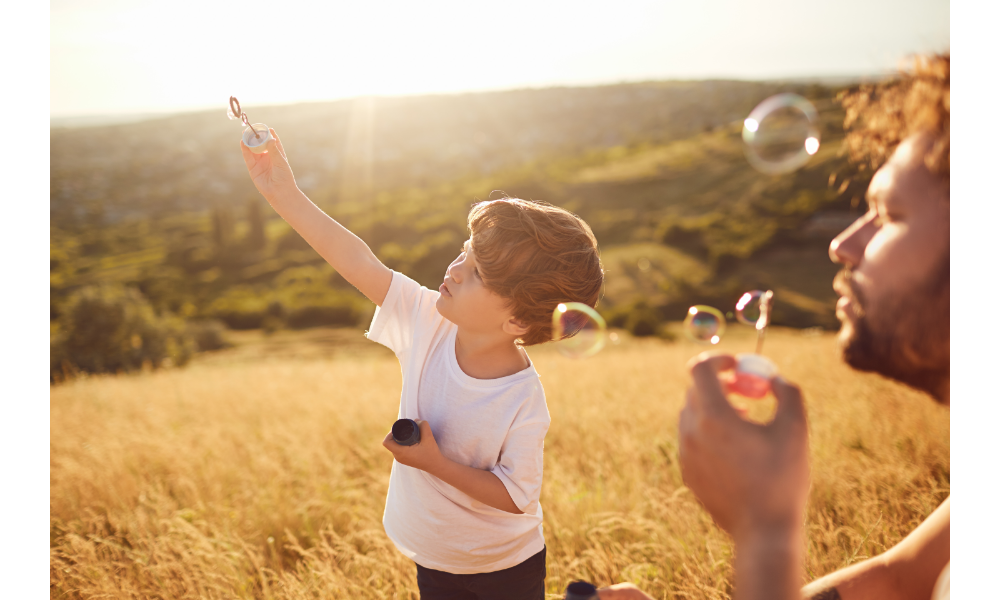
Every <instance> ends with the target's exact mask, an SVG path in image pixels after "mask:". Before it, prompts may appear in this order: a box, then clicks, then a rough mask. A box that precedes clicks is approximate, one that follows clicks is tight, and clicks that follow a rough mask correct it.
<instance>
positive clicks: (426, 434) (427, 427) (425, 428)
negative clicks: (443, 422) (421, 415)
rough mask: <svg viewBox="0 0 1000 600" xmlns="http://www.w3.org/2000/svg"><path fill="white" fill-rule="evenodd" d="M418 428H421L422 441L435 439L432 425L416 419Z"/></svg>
mask: <svg viewBox="0 0 1000 600" xmlns="http://www.w3.org/2000/svg"><path fill="white" fill-rule="evenodd" d="M414 421H415V422H416V424H417V426H418V427H420V439H421V440H426V439H428V438H433V437H434V432H433V431H431V424H430V423H428V422H427V421H425V420H423V419H414Z"/></svg>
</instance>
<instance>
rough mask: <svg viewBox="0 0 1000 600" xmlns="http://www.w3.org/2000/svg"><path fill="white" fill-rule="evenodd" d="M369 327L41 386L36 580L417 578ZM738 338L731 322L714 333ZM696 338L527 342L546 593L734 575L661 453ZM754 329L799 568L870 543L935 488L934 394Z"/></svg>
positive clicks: (301, 586) (398, 582) (64, 594)
mask: <svg viewBox="0 0 1000 600" xmlns="http://www.w3.org/2000/svg"><path fill="white" fill-rule="evenodd" d="M371 346H372V347H371V348H370V349H362V350H359V351H357V352H340V353H337V354H336V355H333V356H330V355H327V356H326V357H317V356H315V355H313V356H299V357H295V356H290V357H289V356H281V357H274V358H255V359H253V360H231V361H221V360H220V361H215V362H201V363H198V362H196V363H194V364H193V365H191V366H189V367H188V368H185V369H183V370H167V371H160V372H154V373H145V374H139V375H132V376H117V377H94V378H88V379H81V380H77V381H73V382H70V383H67V384H64V385H59V386H56V387H53V388H52V390H51V533H50V542H51V597H52V598H227V599H228V598H288V599H300V598H417V597H418V594H417V591H416V581H415V570H414V567H413V564H412V563H411V562H409V561H408V560H407V559H405V558H404V557H403V556H401V555H400V554H399V553H398V552H397V551H396V550H395V549H394V547H393V546H392V543H391V542H390V541H389V540H388V538H387V537H386V535H385V533H384V532H383V530H382V526H381V516H382V510H383V507H384V501H385V494H386V488H387V484H388V476H389V469H390V465H391V455H390V454H389V453H388V452H386V451H385V450H384V449H383V448H382V447H381V444H380V442H381V440H382V438H383V436H384V435H385V432H386V431H387V430H388V427H389V425H390V424H391V423H392V421H393V420H394V419H395V416H396V410H397V404H398V395H399V387H400V374H399V367H398V363H397V362H396V359H395V357H393V356H392V355H391V354H390V353H388V352H387V351H383V350H382V349H380V348H379V347H376V346H375V345H374V344H372V345H371ZM750 348H752V340H750V338H749V337H748V336H747V335H746V334H740V333H739V332H736V333H733V334H731V335H730V337H729V338H727V339H726V340H724V341H723V344H722V349H723V350H726V349H728V350H731V351H745V350H748V349H750ZM702 349H703V348H701V347H697V346H695V345H694V344H692V343H688V342H678V343H672V344H671V343H665V342H662V341H659V340H636V339H630V338H624V339H623V340H622V343H621V344H619V345H615V346H610V347H608V348H607V349H605V350H604V351H603V352H602V353H601V354H599V355H598V356H596V357H594V358H592V359H588V360H585V361H572V360H569V359H566V358H564V357H562V356H560V355H559V354H558V353H556V352H554V351H553V349H552V348H547V347H544V346H543V347H539V348H536V349H533V350H531V356H532V358H533V360H534V361H535V363H536V365H537V368H538V370H539V372H540V373H541V376H542V381H543V384H544V386H545V391H546V396H547V399H548V405H549V410H550V412H551V415H552V426H551V429H550V431H549V434H548V437H547V438H546V444H545V481H544V485H543V489H542V498H541V502H542V506H543V508H544V513H545V524H544V529H545V538H546V543H547V545H548V565H547V566H548V579H547V588H548V592H549V594H550V597H552V598H557V597H559V596H560V594H561V592H562V590H563V589H564V588H565V585H566V584H567V583H568V582H569V581H570V580H572V579H575V578H584V579H588V580H590V581H592V582H594V583H596V584H600V585H603V584H609V583H613V582H617V581H622V580H630V581H634V582H636V583H637V584H639V585H640V586H642V587H643V588H645V589H646V590H648V591H649V592H650V593H651V594H652V595H653V596H654V597H656V598H691V597H697V598H727V597H729V596H730V595H731V594H732V591H733V587H732V586H733V573H732V569H731V566H730V565H731V559H732V554H733V547H732V544H731V542H730V540H729V539H728V537H727V536H726V535H725V534H724V533H721V532H720V530H719V529H717V528H716V527H715V526H714V525H713V523H712V521H711V519H710V517H708V516H707V514H706V513H705V512H704V511H703V510H702V509H701V508H700V506H699V504H698V502H697V501H696V500H695V499H694V497H693V496H692V495H691V493H690V492H689V491H688V490H687V489H686V488H685V487H684V486H683V484H682V482H681V477H680V472H679V468H678V464H677V442H676V440H677V415H678V412H679V411H680V408H681V405H682V402H683V394H684V390H685V389H686V387H687V385H688V379H687V375H686V372H685V370H684V364H685V362H686V361H687V360H688V359H689V358H690V357H691V356H692V355H694V354H695V353H696V352H698V351H700V350H702ZM766 350H767V354H769V355H770V356H771V357H773V358H774V359H775V361H776V362H777V363H778V364H779V365H780V366H781V368H782V371H783V373H784V375H785V376H786V377H787V378H789V379H791V380H793V381H796V382H799V383H800V384H801V385H802V386H803V388H804V390H805V393H806V400H807V404H808V410H809V422H810V431H811V452H812V490H811V494H810V504H809V510H808V516H807V532H808V539H807V541H806V545H807V547H806V552H807V559H806V570H807V573H806V577H807V578H813V577H818V576H820V575H822V574H824V573H827V572H830V571H832V570H835V569H837V568H839V567H842V566H844V565H847V564H849V563H851V562H855V561H858V560H862V559H863V558H865V557H867V556H871V555H874V554H877V553H880V552H882V551H884V550H885V549H886V548H888V547H890V546H892V545H893V544H894V543H896V542H897V541H899V540H900V539H902V537H903V536H904V535H905V534H906V533H907V532H909V531H910V530H911V529H912V528H913V527H915V526H916V524H917V523H919V522H920V521H921V520H922V519H923V518H924V517H926V516H927V515H928V514H929V513H930V512H931V511H932V510H933V509H934V507H935V506H937V505H938V504H939V503H940V502H941V501H942V500H944V498H945V497H947V495H948V493H949V487H950V486H949V415H948V411H947V410H946V409H944V408H941V407H938V406H935V405H934V404H933V403H932V402H931V401H930V400H929V399H927V398H926V397H923V396H921V395H919V394H916V393H914V392H912V391H909V390H907V389H905V388H903V387H901V386H897V385H894V384H891V383H889V382H886V381H884V380H882V379H880V378H879V377H876V376H871V375H862V374H857V373H853V372H851V371H850V370H849V369H848V368H847V367H845V366H844V365H842V364H841V363H840V361H839V358H838V356H837V353H836V346H835V341H834V339H833V337H832V336H831V335H830V334H818V333H809V332H807V333H801V332H795V331H775V332H772V333H770V334H769V339H768V341H767V347H766ZM771 408H772V407H771V406H769V405H766V404H765V405H755V406H754V409H753V411H752V414H755V415H756V416H757V417H763V416H764V415H765V414H766V413H767V412H768V410H771Z"/></svg>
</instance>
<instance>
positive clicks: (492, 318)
mask: <svg viewBox="0 0 1000 600" xmlns="http://www.w3.org/2000/svg"><path fill="white" fill-rule="evenodd" d="M471 242H472V239H471V238H470V239H469V240H467V241H466V242H465V244H464V245H463V246H462V253H461V254H459V255H458V257H457V258H456V259H455V260H453V261H451V264H450V265H448V270H447V271H446V272H445V276H444V283H442V284H441V287H439V288H438V291H439V292H441V297H440V298H438V301H437V309H438V312H439V313H441V316H442V317H444V318H446V319H448V320H449V321H451V322H452V323H454V324H455V325H458V326H459V327H461V328H462V329H466V330H468V331H470V332H476V333H499V332H501V331H504V324H505V323H507V322H508V321H509V320H510V319H511V317H512V315H511V311H510V308H509V306H508V304H507V302H506V301H505V300H504V299H503V298H501V297H500V296H499V295H498V294H496V293H494V292H492V291H490V290H488V289H487V288H486V285H485V284H484V283H483V278H482V275H481V274H480V272H479V268H478V266H477V265H476V257H475V254H474V253H473V252H472V243H471ZM508 333H509V332H508Z"/></svg>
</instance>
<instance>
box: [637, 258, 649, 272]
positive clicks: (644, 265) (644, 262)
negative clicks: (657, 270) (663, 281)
mask: <svg viewBox="0 0 1000 600" xmlns="http://www.w3.org/2000/svg"><path fill="white" fill-rule="evenodd" d="M651 266H653V265H652V264H651V263H650V262H649V259H648V258H646V257H643V258H640V259H639V262H638V267H639V270H640V271H648V270H649V268H650V267H651Z"/></svg>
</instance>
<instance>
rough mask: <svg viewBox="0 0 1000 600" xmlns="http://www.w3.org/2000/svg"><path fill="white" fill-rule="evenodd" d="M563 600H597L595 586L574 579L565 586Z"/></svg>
mask: <svg viewBox="0 0 1000 600" xmlns="http://www.w3.org/2000/svg"><path fill="white" fill-rule="evenodd" d="M564 598H565V600H598V598H599V596H598V595H597V588H596V587H594V586H593V585H591V584H589V583H587V582H586V581H574V582H573V583H571V584H569V585H567V586H566V595H565V596H564Z"/></svg>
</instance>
